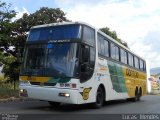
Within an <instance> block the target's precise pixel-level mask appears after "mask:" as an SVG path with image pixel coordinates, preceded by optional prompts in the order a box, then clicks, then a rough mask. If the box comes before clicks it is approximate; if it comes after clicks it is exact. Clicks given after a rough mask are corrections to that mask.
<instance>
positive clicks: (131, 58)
mask: <svg viewBox="0 0 160 120" xmlns="http://www.w3.org/2000/svg"><path fill="white" fill-rule="evenodd" d="M128 60H129V65H130V66H133V55H132V54H130V53H129V54H128Z"/></svg>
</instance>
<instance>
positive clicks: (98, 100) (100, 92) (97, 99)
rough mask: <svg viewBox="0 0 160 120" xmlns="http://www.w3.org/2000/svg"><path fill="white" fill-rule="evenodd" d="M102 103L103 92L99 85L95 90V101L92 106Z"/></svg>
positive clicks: (96, 106)
mask: <svg viewBox="0 0 160 120" xmlns="http://www.w3.org/2000/svg"><path fill="white" fill-rule="evenodd" d="M103 104H104V92H103V90H102V88H101V87H99V88H98V90H97V95H96V102H95V103H93V107H94V108H100V107H102V106H103Z"/></svg>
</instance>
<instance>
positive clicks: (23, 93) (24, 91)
mask: <svg viewBox="0 0 160 120" xmlns="http://www.w3.org/2000/svg"><path fill="white" fill-rule="evenodd" d="M19 95H20V96H22V97H28V93H27V90H25V89H20V90H19Z"/></svg>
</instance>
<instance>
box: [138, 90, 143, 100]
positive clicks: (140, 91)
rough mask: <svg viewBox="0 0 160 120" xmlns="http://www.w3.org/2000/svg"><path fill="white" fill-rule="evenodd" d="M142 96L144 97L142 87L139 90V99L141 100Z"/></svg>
mask: <svg viewBox="0 0 160 120" xmlns="http://www.w3.org/2000/svg"><path fill="white" fill-rule="evenodd" d="M141 97H142V89H141V88H140V89H139V92H138V98H139V100H140V98H141Z"/></svg>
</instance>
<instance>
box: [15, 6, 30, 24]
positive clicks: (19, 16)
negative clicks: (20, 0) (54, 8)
mask: <svg viewBox="0 0 160 120" xmlns="http://www.w3.org/2000/svg"><path fill="white" fill-rule="evenodd" d="M14 10H15V11H16V12H17V15H16V17H15V18H14V19H13V21H14V20H17V19H19V18H21V17H22V16H23V14H24V13H27V14H29V12H28V10H27V9H26V8H24V7H23V8H22V10H21V9H19V8H18V7H15V8H14Z"/></svg>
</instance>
